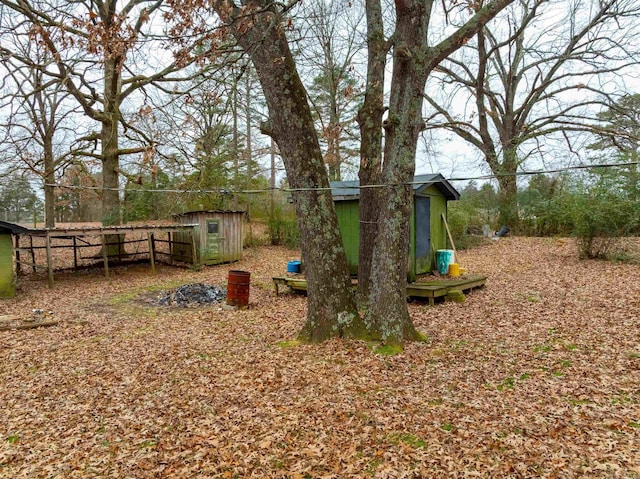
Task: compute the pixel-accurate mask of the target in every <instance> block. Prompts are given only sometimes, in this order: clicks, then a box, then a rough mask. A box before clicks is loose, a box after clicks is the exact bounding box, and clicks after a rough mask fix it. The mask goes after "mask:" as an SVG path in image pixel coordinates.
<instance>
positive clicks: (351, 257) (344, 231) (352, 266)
mask: <svg viewBox="0 0 640 479" xmlns="http://www.w3.org/2000/svg"><path fill="white" fill-rule="evenodd" d="M335 208H336V214H337V215H338V226H339V227H340V235H341V236H342V244H343V245H344V251H345V253H346V255H347V263H348V264H349V272H350V273H351V274H358V251H359V249H360V204H359V202H358V200H354V201H338V202H336V203H335Z"/></svg>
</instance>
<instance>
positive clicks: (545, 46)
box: [426, 0, 640, 227]
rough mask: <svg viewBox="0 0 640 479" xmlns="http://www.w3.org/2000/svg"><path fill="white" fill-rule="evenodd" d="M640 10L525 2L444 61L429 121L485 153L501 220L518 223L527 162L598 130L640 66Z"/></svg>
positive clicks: (575, 0)
mask: <svg viewBox="0 0 640 479" xmlns="http://www.w3.org/2000/svg"><path fill="white" fill-rule="evenodd" d="M639 13H640V4H638V3H637V2H635V1H630V0H629V1H628V0H605V1H599V0H572V1H571V2H558V1H549V0H519V1H518V2H516V3H514V4H513V5H512V6H511V8H509V9H508V10H506V11H505V12H504V14H503V15H501V16H500V18H499V19H496V20H495V21H494V22H492V23H491V24H489V25H488V26H487V27H485V28H484V29H482V30H481V31H480V32H479V33H478V34H477V36H476V37H475V38H474V39H473V41H469V42H468V43H467V44H466V45H465V46H464V47H463V48H462V49H461V50H460V52H459V54H458V55H457V56H456V57H455V58H451V59H449V60H448V61H445V62H443V63H442V64H441V65H440V66H439V67H438V71H437V74H435V75H434V76H433V78H432V82H430V83H429V86H428V88H427V95H426V98H427V100H428V103H429V105H430V106H431V112H430V116H429V118H428V120H427V122H428V124H429V128H446V129H448V130H450V131H452V132H454V133H456V134H457V135H458V136H459V137H460V138H462V139H464V140H465V141H467V142H468V143H470V144H471V145H473V146H475V147H476V148H477V149H478V150H479V151H480V152H481V153H482V156H483V158H484V161H485V162H486V165H488V167H489V169H490V170H491V172H492V173H493V174H495V175H496V176H497V180H498V184H499V189H500V191H499V194H500V214H499V221H500V222H501V224H508V225H510V226H512V227H515V226H517V224H518V209H517V199H516V198H517V197H516V193H517V184H516V176H515V174H516V172H518V171H519V170H520V169H521V168H522V167H523V165H524V164H525V162H526V161H527V160H529V159H530V158H531V157H532V156H534V155H538V156H540V155H544V154H545V153H548V149H547V148H545V143H546V142H549V141H551V140H552V138H554V137H559V138H561V139H564V141H565V142H566V144H567V145H568V147H569V149H570V150H572V149H573V148H574V142H575V141H576V140H577V138H578V135H577V133H579V132H584V131H594V130H597V129H599V128H601V122H599V121H598V118H597V116H596V113H597V111H598V110H599V109H600V106H601V105H606V104H610V103H611V101H613V98H615V95H616V94H619V93H620V92H619V91H616V88H614V85H616V83H618V84H619V83H621V82H622V80H624V75H625V74H627V73H629V72H630V68H637V62H638V53H639V51H638V47H639V46H640V45H639V40H640V36H639V35H640V32H638V29H637V26H636V23H637V19H638V14H639ZM439 91H444V92H445V95H446V96H447V97H446V98H443V96H442V95H438V93H437V92H439ZM461 104H462V105H464V110H463V111H460V109H459V108H456V105H461ZM456 110H458V111H456Z"/></svg>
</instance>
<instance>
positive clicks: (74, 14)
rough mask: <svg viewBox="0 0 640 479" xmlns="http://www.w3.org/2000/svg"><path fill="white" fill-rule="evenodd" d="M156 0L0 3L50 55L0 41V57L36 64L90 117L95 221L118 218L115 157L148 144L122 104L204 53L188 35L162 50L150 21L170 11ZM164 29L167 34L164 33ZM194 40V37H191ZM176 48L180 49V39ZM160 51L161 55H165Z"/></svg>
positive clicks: (153, 22)
mask: <svg viewBox="0 0 640 479" xmlns="http://www.w3.org/2000/svg"><path fill="white" fill-rule="evenodd" d="M167 3H168V2H166V1H164V0H129V1H127V2H118V1H117V0H81V1H77V2H67V1H63V0H17V1H13V0H0V5H2V6H4V8H6V9H10V10H11V11H12V14H13V15H15V16H18V17H19V19H20V21H21V22H22V23H23V24H25V25H28V27H29V29H28V35H29V37H28V38H29V39H30V40H32V41H37V42H39V43H40V44H41V45H42V46H43V47H44V48H46V49H47V50H48V52H49V54H50V55H51V56H52V57H53V58H54V60H55V63H54V64H53V65H51V66H49V65H46V66H45V65H39V64H34V63H33V62H32V61H31V60H30V59H28V58H24V57H22V56H21V55H20V54H19V53H18V52H15V51H12V49H11V48H7V47H5V46H4V45H3V46H2V47H1V48H2V50H1V52H2V55H3V56H7V57H11V58H13V59H15V60H16V61H20V62H22V63H24V64H27V65H31V66H33V67H35V68H39V69H40V70H41V71H42V72H43V73H45V74H46V75H47V76H49V77H51V78H54V79H56V80H57V81H59V82H60V83H62V84H63V85H64V87H65V88H66V89H67V91H68V92H69V93H70V94H71V95H72V96H73V97H74V98H75V100H76V101H77V102H78V104H79V105H80V107H81V108H82V110H83V112H84V114H85V115H86V116H87V117H88V118H90V119H91V120H93V121H96V122H98V124H99V125H100V131H99V132H96V133H94V134H91V135H89V136H87V137H85V140H91V141H96V142H99V144H100V152H99V153H94V152H92V151H85V152H84V154H85V155H87V156H89V157H95V158H98V159H99V160H100V161H101V163H102V179H103V188H104V189H103V191H102V206H103V213H102V221H103V224H105V225H110V224H118V223H119V222H120V199H119V181H118V176H119V173H120V157H122V156H124V155H129V154H135V153H141V152H144V151H145V150H146V149H148V148H151V147H152V146H153V145H152V142H151V141H150V139H149V138H146V137H145V135H144V133H143V132H142V131H140V130H138V129H136V127H135V126H134V125H132V124H131V123H129V122H127V119H126V118H125V116H124V115H123V113H122V109H123V107H124V106H125V105H126V103H127V102H129V103H131V104H135V103H138V104H140V103H144V96H145V92H146V88H147V87H149V86H150V85H152V84H159V83H162V82H171V81H175V80H177V78H176V77H174V76H173V74H174V73H175V72H177V71H178V70H180V69H181V68H183V67H184V66H185V65H187V64H189V63H190V62H192V61H193V59H194V57H193V56H192V55H191V54H190V52H192V51H194V50H198V52H199V55H200V56H204V55H206V53H207V49H206V45H205V44H204V43H200V42H198V41H197V40H196V39H194V38H193V37H191V38H190V39H189V45H188V46H182V47H181V48H178V51H177V52H176V53H175V54H174V55H173V57H172V56H171V55H170V54H169V52H168V51H167V50H166V49H164V48H162V43H161V41H162V40H163V39H164V40H166V39H167V35H158V34H159V33H162V32H159V31H158V24H159V23H164V21H165V20H167V19H170V17H171V15H172V14H173V12H172V10H171V9H170V7H169V6H168V5H167ZM168 33H169V34H170V33H171V32H168ZM198 38H201V37H198ZM176 41H178V45H179V47H180V40H176ZM165 52H166V54H165ZM132 109H133V110H137V109H136V108H132ZM123 131H126V132H128V133H129V134H131V133H134V132H135V134H136V135H137V137H138V138H139V140H140V144H139V145H131V146H130V147H123V146H122V145H121V144H120V136H121V132H123Z"/></svg>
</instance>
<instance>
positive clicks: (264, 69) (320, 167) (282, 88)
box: [219, 7, 366, 342]
mask: <svg viewBox="0 0 640 479" xmlns="http://www.w3.org/2000/svg"><path fill="white" fill-rule="evenodd" d="M219 13H220V14H221V16H222V18H223V19H226V21H227V23H231V22H230V19H229V17H227V15H228V14H229V12H228V10H226V9H225V8H224V7H222V8H220V7H219ZM250 20H251V22H252V27H253V28H251V29H250V30H248V31H247V30H246V28H244V26H243V25H242V24H241V22H236V23H233V26H232V28H233V33H234V35H235V37H236V39H237V41H238V43H239V44H240V45H241V46H242V47H243V48H244V50H245V51H247V52H249V54H250V56H251V60H252V62H253V64H254V66H255V68H256V71H257V73H258V78H259V79H260V83H261V84H262V89H263V91H264V93H265V97H266V99H267V104H268V107H269V121H268V122H266V123H265V124H263V131H265V132H266V133H268V134H269V135H271V136H272V137H273V139H274V140H275V142H276V143H277V144H278V147H279V149H280V151H281V154H282V158H283V160H284V164H285V168H286V171H287V179H288V181H289V185H290V186H291V187H292V188H293V189H294V190H296V189H297V190H298V191H294V192H293V200H294V205H295V209H296V214H297V217H298V226H299V229H300V241H301V246H302V257H303V259H304V261H305V265H306V269H305V274H306V277H307V293H308V310H307V321H306V323H305V325H304V327H303V329H302V331H301V332H300V336H301V338H303V339H304V340H308V341H312V342H319V341H322V340H325V339H327V338H330V337H333V336H344V337H363V336H364V335H365V334H366V331H365V328H364V324H363V322H362V320H361V319H360V317H359V315H358V312H357V308H356V303H355V299H354V296H353V293H352V289H351V279H350V276H349V270H348V267H347V260H346V255H345V253H344V248H343V246H342V239H341V237H340V231H339V229H338V220H337V217H336V214H335V209H334V206H333V198H332V196H331V191H330V190H329V181H328V178H327V172H326V169H325V166H324V162H323V158H322V151H321V150H320V143H319V141H318V135H317V133H316V131H315V128H314V123H313V117H312V115H311V110H310V108H309V105H308V103H307V93H306V91H305V89H304V86H303V85H302V82H301V80H300V77H299V76H298V72H297V70H296V67H295V63H294V61H293V58H292V55H291V52H290V50H289V46H288V44H287V39H286V37H285V35H284V29H283V28H282V25H280V24H279V21H280V20H281V19H280V18H279V17H277V16H276V15H274V14H271V13H263V14H260V15H256V16H255V17H253V18H251V19H250Z"/></svg>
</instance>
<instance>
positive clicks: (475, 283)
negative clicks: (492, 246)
mask: <svg viewBox="0 0 640 479" xmlns="http://www.w3.org/2000/svg"><path fill="white" fill-rule="evenodd" d="M486 282H487V277H486V276H464V277H462V278H459V279H442V280H437V281H418V282H416V283H410V284H408V285H407V296H409V297H411V298H427V299H428V300H429V304H430V305H431V306H433V305H434V304H435V299H436V298H441V297H443V296H446V295H447V293H448V292H449V291H451V290H458V291H462V292H467V291H471V290H472V289H474V288H480V287H482V286H484V285H485V284H486ZM273 284H274V287H275V290H276V296H277V295H278V294H279V293H280V289H279V288H280V287H281V286H285V287H289V288H291V289H292V290H294V291H306V290H307V280H306V279H304V278H303V277H302V276H274V277H273ZM354 287H356V284H354Z"/></svg>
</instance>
